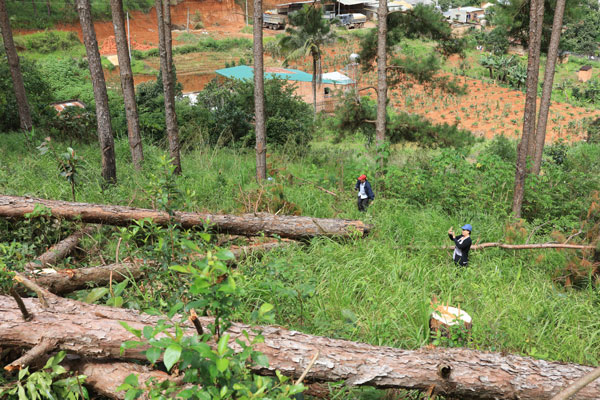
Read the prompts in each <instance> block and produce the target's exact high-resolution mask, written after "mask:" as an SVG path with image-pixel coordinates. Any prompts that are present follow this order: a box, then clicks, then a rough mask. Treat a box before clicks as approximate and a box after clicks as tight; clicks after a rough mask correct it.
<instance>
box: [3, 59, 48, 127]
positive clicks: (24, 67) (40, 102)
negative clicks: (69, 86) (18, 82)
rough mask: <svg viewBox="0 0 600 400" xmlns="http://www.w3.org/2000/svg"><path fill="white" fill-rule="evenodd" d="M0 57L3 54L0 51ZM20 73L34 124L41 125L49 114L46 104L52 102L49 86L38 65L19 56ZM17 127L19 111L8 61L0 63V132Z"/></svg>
mask: <svg viewBox="0 0 600 400" xmlns="http://www.w3.org/2000/svg"><path fill="white" fill-rule="evenodd" d="M0 57H3V58H4V54H3V53H2V52H0ZM21 73H22V75H23V81H24V84H25V92H26V93H27V100H28V102H29V108H30V111H31V117H32V118H33V124H34V126H39V125H43V121H44V120H45V119H46V118H47V117H48V116H49V115H51V114H50V113H49V112H50V110H49V107H48V105H49V104H50V103H51V102H52V96H51V91H50V87H49V86H48V84H47V83H46V81H45V80H44V78H43V76H44V74H43V72H42V71H40V70H39V68H38V65H37V64H36V63H35V62H33V61H30V60H28V59H26V58H21ZM17 129H19V113H18V109H17V100H16V98H15V91H14V86H13V81H12V77H11V74H10V69H9V67H8V63H5V62H2V63H0V132H7V131H11V130H17Z"/></svg>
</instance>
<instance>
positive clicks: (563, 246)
mask: <svg viewBox="0 0 600 400" xmlns="http://www.w3.org/2000/svg"><path fill="white" fill-rule="evenodd" d="M490 247H499V248H501V249H507V250H531V249H575V250H594V249H595V248H596V246H591V245H586V244H568V243H538V244H506V243H499V242H492V243H481V244H475V245H473V246H471V250H483V249H487V248H490ZM443 248H444V249H453V248H454V246H444V247H443Z"/></svg>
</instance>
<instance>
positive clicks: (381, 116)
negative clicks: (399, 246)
mask: <svg viewBox="0 0 600 400" xmlns="http://www.w3.org/2000/svg"><path fill="white" fill-rule="evenodd" d="M387 8H388V6H387V0H379V8H378V9H377V122H376V124H375V144H376V147H377V153H378V157H379V162H378V163H377V176H378V177H379V178H381V177H383V169H384V165H383V163H384V158H383V154H382V153H383V145H384V143H385V131H386V125H387V124H386V122H387V111H386V105H387V73H386V71H387V15H388V9H387Z"/></svg>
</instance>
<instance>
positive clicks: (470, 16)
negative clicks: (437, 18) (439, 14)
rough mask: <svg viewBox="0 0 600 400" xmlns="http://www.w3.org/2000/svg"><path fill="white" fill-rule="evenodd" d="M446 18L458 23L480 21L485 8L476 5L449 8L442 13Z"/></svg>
mask: <svg viewBox="0 0 600 400" xmlns="http://www.w3.org/2000/svg"><path fill="white" fill-rule="evenodd" d="M443 14H444V16H445V17H446V19H448V20H449V21H452V22H460V23H463V24H465V23H477V24H478V23H480V20H481V19H483V18H484V16H485V10H484V9H483V8H477V7H458V8H451V9H449V10H448V11H446V12H444V13H443Z"/></svg>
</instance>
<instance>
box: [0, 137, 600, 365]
mask: <svg viewBox="0 0 600 400" xmlns="http://www.w3.org/2000/svg"><path fill="white" fill-rule="evenodd" d="M0 142H1V146H0V192H1V193H3V194H8V195H31V196H39V197H44V198H52V199H62V200H69V199H70V189H69V186H68V184H67V182H66V181H64V179H63V178H62V177H60V176H59V175H58V172H57V167H56V161H55V160H53V159H52V158H50V157H48V156H39V155H38V154H37V151H36V150H35V149H34V148H32V147H29V148H27V147H26V143H25V141H24V139H23V136H21V135H20V134H2V135H1V136H0ZM34 144H35V143H34ZM54 145H55V146H56V148H57V149H58V150H61V149H62V148H66V146H67V144H66V143H64V144H61V143H55V144H54ZM74 146H75V148H76V150H77V151H78V153H79V154H80V155H82V156H83V157H84V159H85V161H84V163H83V168H82V170H81V175H80V186H79V190H78V195H77V196H78V197H77V199H78V201H84V202H97V203H114V204H124V205H126V204H131V205H132V206H138V207H150V206H151V204H152V201H151V199H150V198H149V196H148V193H149V185H150V182H151V178H150V174H152V173H156V171H155V170H154V169H153V166H155V165H156V164H157V163H158V159H159V157H160V156H162V155H163V154H164V153H165V151H164V150H162V149H160V148H157V147H154V146H151V145H148V144H146V146H145V148H144V154H145V157H146V161H145V166H144V170H143V171H142V172H135V171H133V169H132V168H131V166H130V156H129V150H128V145H127V142H126V141H125V140H123V139H120V140H117V142H116V154H117V165H118V180H119V183H118V184H117V185H115V186H112V187H109V188H104V187H103V185H102V181H101V178H100V171H99V166H100V159H99V152H98V150H97V144H91V145H89V146H84V145H78V144H74ZM481 150H482V146H478V147H477V146H476V147H475V148H474V151H476V152H479V151H481ZM438 153H439V151H425V150H420V149H418V148H414V147H410V148H396V149H395V150H394V151H393V155H392V158H391V163H392V164H393V165H397V166H399V167H400V166H401V165H409V164H411V163H414V160H415V157H420V158H421V159H424V160H426V159H428V157H432V156H433V155H434V154H438ZM269 163H270V166H271V170H272V171H273V170H274V169H277V170H278V171H279V172H278V173H276V174H275V175H274V178H275V181H274V183H273V184H282V185H283V193H284V195H285V198H286V199H287V200H288V201H291V202H294V203H296V204H297V205H298V206H299V207H300V208H301V209H302V213H303V214H304V215H311V216H314V217H336V218H350V219H357V218H362V219H364V220H365V221H366V222H368V223H371V224H373V225H374V227H375V229H374V230H373V231H372V232H371V234H370V235H369V236H368V237H367V238H365V239H347V240H343V241H334V240H331V239H323V238H317V239H313V240H312V241H310V242H309V243H306V244H304V245H293V246H291V247H290V248H287V249H281V250H277V251H274V252H271V253H268V254H266V255H265V256H264V257H263V258H262V259H257V258H250V259H249V260H248V261H246V262H245V263H243V264H242V265H241V266H240V272H241V273H242V277H243V278H242V281H241V282H240V284H241V285H242V287H243V289H244V291H245V296H244V299H245V306H244V308H243V309H241V310H239V311H238V318H239V319H242V320H244V319H246V318H247V316H248V315H249V312H251V311H252V310H253V309H254V308H255V306H256V305H257V304H260V303H261V302H264V301H266V302H270V303H272V304H275V305H276V315H277V318H276V322H277V323H278V324H280V325H284V326H287V327H290V328H293V329H300V330H302V331H305V332H309V333H313V334H319V335H327V336H332V337H340V338H347V339H351V340H357V341H363V342H368V343H372V344H376V345H389V346H395V347H402V348H410V349H415V348H419V347H421V346H423V345H425V344H428V343H429V341H430V338H429V333H428V329H427V320H428V315H429V312H430V306H429V302H430V299H431V298H432V296H434V295H435V296H437V298H438V299H440V300H442V301H448V302H450V303H451V304H453V305H458V304H460V307H461V309H464V310H466V311H467V312H469V313H470V315H471V316H472V317H473V319H474V327H473V336H472V341H471V342H470V343H469V344H468V346H469V347H472V348H476V349H480V350H492V351H507V352H515V353H519V354H523V355H530V356H533V357H539V358H544V359H548V360H560V361H569V362H576V363H585V364H593V365H595V364H597V363H598V361H599V359H598V354H600V334H599V332H600V322H599V321H598V312H597V303H598V301H599V300H600V292H599V291H598V290H597V289H593V288H591V287H588V288H587V289H583V290H574V289H572V290H567V289H564V288H563V287H562V286H560V285H558V284H556V283H555V282H554V280H553V278H554V276H555V271H556V270H557V269H559V268H560V267H562V266H564V264H565V263H566V261H567V257H568V256H567V254H566V253H564V252H557V251H552V250H545V251H520V252H518V251H504V250H498V249H488V250H483V251H474V252H473V253H472V255H471V264H470V266H469V267H467V268H462V269H458V268H456V267H455V266H454V265H453V263H452V262H451V257H450V252H449V251H447V250H441V249H440V246H443V245H448V244H450V241H449V240H448V239H447V235H446V231H447V229H448V227H450V226H454V227H455V228H457V227H458V226H460V225H461V224H463V223H464V222H466V221H468V222H472V223H473V224H474V232H473V237H474V239H475V240H476V241H478V240H479V241H481V242H486V241H497V240H503V238H504V235H505V220H504V218H503V217H501V216H499V215H498V214H493V213H491V212H490V211H487V209H486V208H481V209H479V210H478V211H477V212H475V213H473V212H469V213H468V214H464V213H462V212H461V211H460V210H457V211H456V212H454V213H446V212H444V211H443V210H442V208H441V207H440V205H439V204H435V202H433V203H429V204H418V203H413V202H409V201H407V199H405V198H403V197H402V196H400V197H396V196H389V195H388V196H384V195H382V193H380V192H378V191H377V186H375V191H376V195H377V198H376V200H375V202H374V203H373V204H372V206H371V207H370V208H369V210H368V212H367V213H366V214H360V213H359V212H358V211H357V210H356V205H355V193H354V191H353V190H352V188H353V184H354V181H355V175H356V174H355V171H356V170H357V169H360V168H365V167H367V166H368V165H372V164H373V163H374V160H373V158H372V156H371V155H370V154H369V151H368V150H366V149H365V145H364V143H363V142H362V140H361V139H359V138H351V139H349V140H346V141H344V142H342V143H340V144H339V145H332V144H331V143H328V142H327V140H326V138H324V137H321V138H320V141H319V142H316V143H315V144H314V147H313V150H311V151H310V152H309V154H308V155H307V156H306V157H304V158H300V159H289V158H288V157H286V156H285V155H284V154H281V153H279V152H277V151H273V152H270V157H269ZM341 163H343V165H344V168H345V169H344V171H345V173H344V178H343V182H342V186H343V187H344V188H345V190H344V191H343V192H340V191H339V183H340V179H341V169H340V164H341ZM361 166H362V167H361ZM183 171H184V173H183V175H182V176H181V177H179V178H177V186H178V189H179V190H180V191H182V192H183V193H185V195H184V198H185V209H186V210H189V211H201V210H206V211H211V212H224V213H234V212H241V211H243V210H242V208H241V205H240V202H239V201H237V200H236V199H239V197H240V193H241V191H244V192H246V193H248V192H249V191H251V190H256V189H257V188H258V186H257V184H256V182H255V180H254V177H253V176H254V154H253V152H252V151H250V150H233V149H209V148H206V149H202V150H196V151H193V152H190V153H186V154H184V155H183ZM289 173H291V174H294V175H296V176H300V177H303V178H304V179H308V180H311V181H313V182H316V183H317V184H318V185H323V186H325V187H327V188H328V189H330V190H334V191H337V192H339V194H340V196H339V198H338V199H334V198H333V197H332V196H330V195H328V194H326V193H324V192H322V191H320V190H318V189H317V188H316V187H314V185H300V184H298V183H297V181H296V183H294V184H291V183H289V181H288V180H287V179H285V177H286V176H287V175H288V174H289ZM482 184H484V185H485V182H483V183H482ZM482 200H483V199H482ZM508 201H510V200H508ZM506 206H507V207H508V206H509V204H507V205H506ZM527 226H528V227H529V228H531V227H530V226H529V225H527ZM532 240H534V241H542V242H544V241H547V240H549V238H548V237H547V236H546V233H539V234H538V235H535V236H534V237H533V239H532ZM111 246H112V247H111ZM108 247H109V248H110V250H108V251H107V257H110V252H113V253H112V254H114V248H113V247H114V243H113V244H112V245H108ZM299 298H300V299H302V300H301V301H300V300H299ZM301 303H302V306H301ZM301 309H302V312H301Z"/></svg>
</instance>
